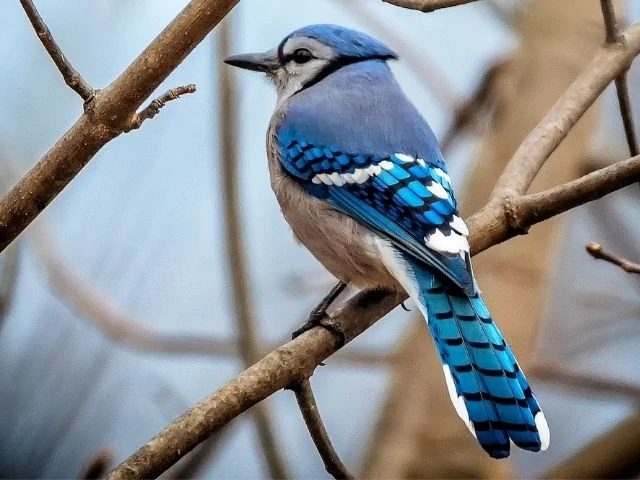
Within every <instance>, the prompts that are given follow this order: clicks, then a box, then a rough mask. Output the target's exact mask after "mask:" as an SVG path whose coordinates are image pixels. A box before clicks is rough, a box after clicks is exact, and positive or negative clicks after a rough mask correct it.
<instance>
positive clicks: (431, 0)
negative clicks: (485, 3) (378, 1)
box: [382, 0, 476, 12]
mask: <svg viewBox="0 0 640 480" xmlns="http://www.w3.org/2000/svg"><path fill="white" fill-rule="evenodd" d="M382 1H383V2H385V3H390V4H392V5H395V6H396V7H402V8H409V9H411V10H420V11H421V12H433V11H434V10H439V9H441V8H448V7H457V6H458V5H466V4H467V3H472V2H475V1H476V0H382Z"/></svg>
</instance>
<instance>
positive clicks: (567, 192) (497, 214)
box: [468, 156, 640, 254]
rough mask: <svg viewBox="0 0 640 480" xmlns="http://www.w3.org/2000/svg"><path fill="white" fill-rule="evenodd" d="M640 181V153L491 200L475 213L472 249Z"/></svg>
mask: <svg viewBox="0 0 640 480" xmlns="http://www.w3.org/2000/svg"><path fill="white" fill-rule="evenodd" d="M638 181H640V156H636V157H632V158H629V159H627V160H623V161H622V162H618V163H615V164H613V165H609V166H608V167H605V168H602V169H600V170H596V171H595V172H591V173H589V174H588V175H585V176H584V177H581V178H578V179H576V180H573V181H571V182H568V183H565V184H564V185H560V186H557V187H554V188H550V189H548V190H545V191H542V192H539V193H533V194H530V195H525V196H522V197H520V196H517V197H515V198H512V199H509V200H507V201H505V203H504V204H502V205H501V204H496V202H490V203H489V205H487V206H486V207H485V208H484V209H482V211H480V212H478V213H476V214H475V215H473V216H472V217H471V218H470V219H469V221H468V223H469V226H470V228H471V229H472V232H473V234H472V236H471V239H470V240H471V241H470V243H471V250H472V252H473V253H474V254H476V253H480V252H482V251H483V250H486V249H487V248H489V247H491V246H493V245H496V244H498V243H501V242H504V241H505V240H507V239H509V238H511V237H513V236H515V235H520V234H524V233H526V232H527V230H528V229H529V227H531V226H532V225H535V224H536V223H539V222H542V221H544V220H547V219H549V218H551V217H553V216H555V215H558V214H560V213H563V212H566V211H567V210H571V209H572V208H575V207H577V206H579V205H582V204H583V203H587V202H591V201H593V200H597V199H598V198H602V197H604V196H605V195H608V194H610V193H612V192H615V191H616V190H619V189H621V188H623V187H626V186H628V185H631V184H633V183H635V182H638Z"/></svg>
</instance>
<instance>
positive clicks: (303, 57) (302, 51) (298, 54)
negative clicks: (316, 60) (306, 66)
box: [291, 48, 313, 63]
mask: <svg viewBox="0 0 640 480" xmlns="http://www.w3.org/2000/svg"><path fill="white" fill-rule="evenodd" d="M312 58H313V55H312V54H311V52H310V51H309V50H307V49H306V48H298V49H297V50H295V51H294V52H293V54H291V59H292V60H293V61H294V62H296V63H307V62H308V61H309V60H311V59H312Z"/></svg>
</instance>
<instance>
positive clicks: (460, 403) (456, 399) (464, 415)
mask: <svg viewBox="0 0 640 480" xmlns="http://www.w3.org/2000/svg"><path fill="white" fill-rule="evenodd" d="M442 370H444V380H445V382H447V390H448V391H449V398H450V399H451V403H453V408H455V409H456V413H457V414H458V416H459V417H460V418H461V419H462V421H463V422H464V424H465V425H466V426H467V428H468V429H469V431H470V432H471V434H472V435H473V436H474V437H475V436H476V429H475V428H473V423H471V420H470V419H469V412H468V411H467V406H466V405H465V404H464V397H463V396H462V395H458V392H457V391H456V384H455V382H454V381H453V377H452V376H451V370H450V369H449V365H447V364H446V363H443V364H442ZM541 413H542V412H541Z"/></svg>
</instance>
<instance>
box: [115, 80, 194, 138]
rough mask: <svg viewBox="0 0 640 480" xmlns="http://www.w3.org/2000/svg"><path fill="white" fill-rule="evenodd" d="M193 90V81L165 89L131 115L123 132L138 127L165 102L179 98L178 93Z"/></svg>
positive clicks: (153, 115)
mask: <svg viewBox="0 0 640 480" xmlns="http://www.w3.org/2000/svg"><path fill="white" fill-rule="evenodd" d="M195 91H196V86H195V85H194V84H193V83H191V84H189V85H184V86H182V87H176V88H172V89H171V90H167V91H166V92H165V93H164V94H163V95H161V96H159V97H158V98H156V99H155V100H153V101H152V102H151V103H150V104H149V105H147V106H146V107H145V108H144V109H143V110H142V111H141V112H139V113H136V114H135V115H133V116H132V117H131V121H130V122H129V125H128V126H127V127H126V128H125V132H129V131H131V130H135V129H137V128H140V126H141V125H142V122H144V121H145V120H150V119H152V118H153V117H155V116H156V115H157V114H158V113H159V112H160V109H161V108H162V107H164V106H165V105H166V104H167V102H170V101H171V100H177V99H178V98H180V95H185V94H187V93H194V92H195Z"/></svg>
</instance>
